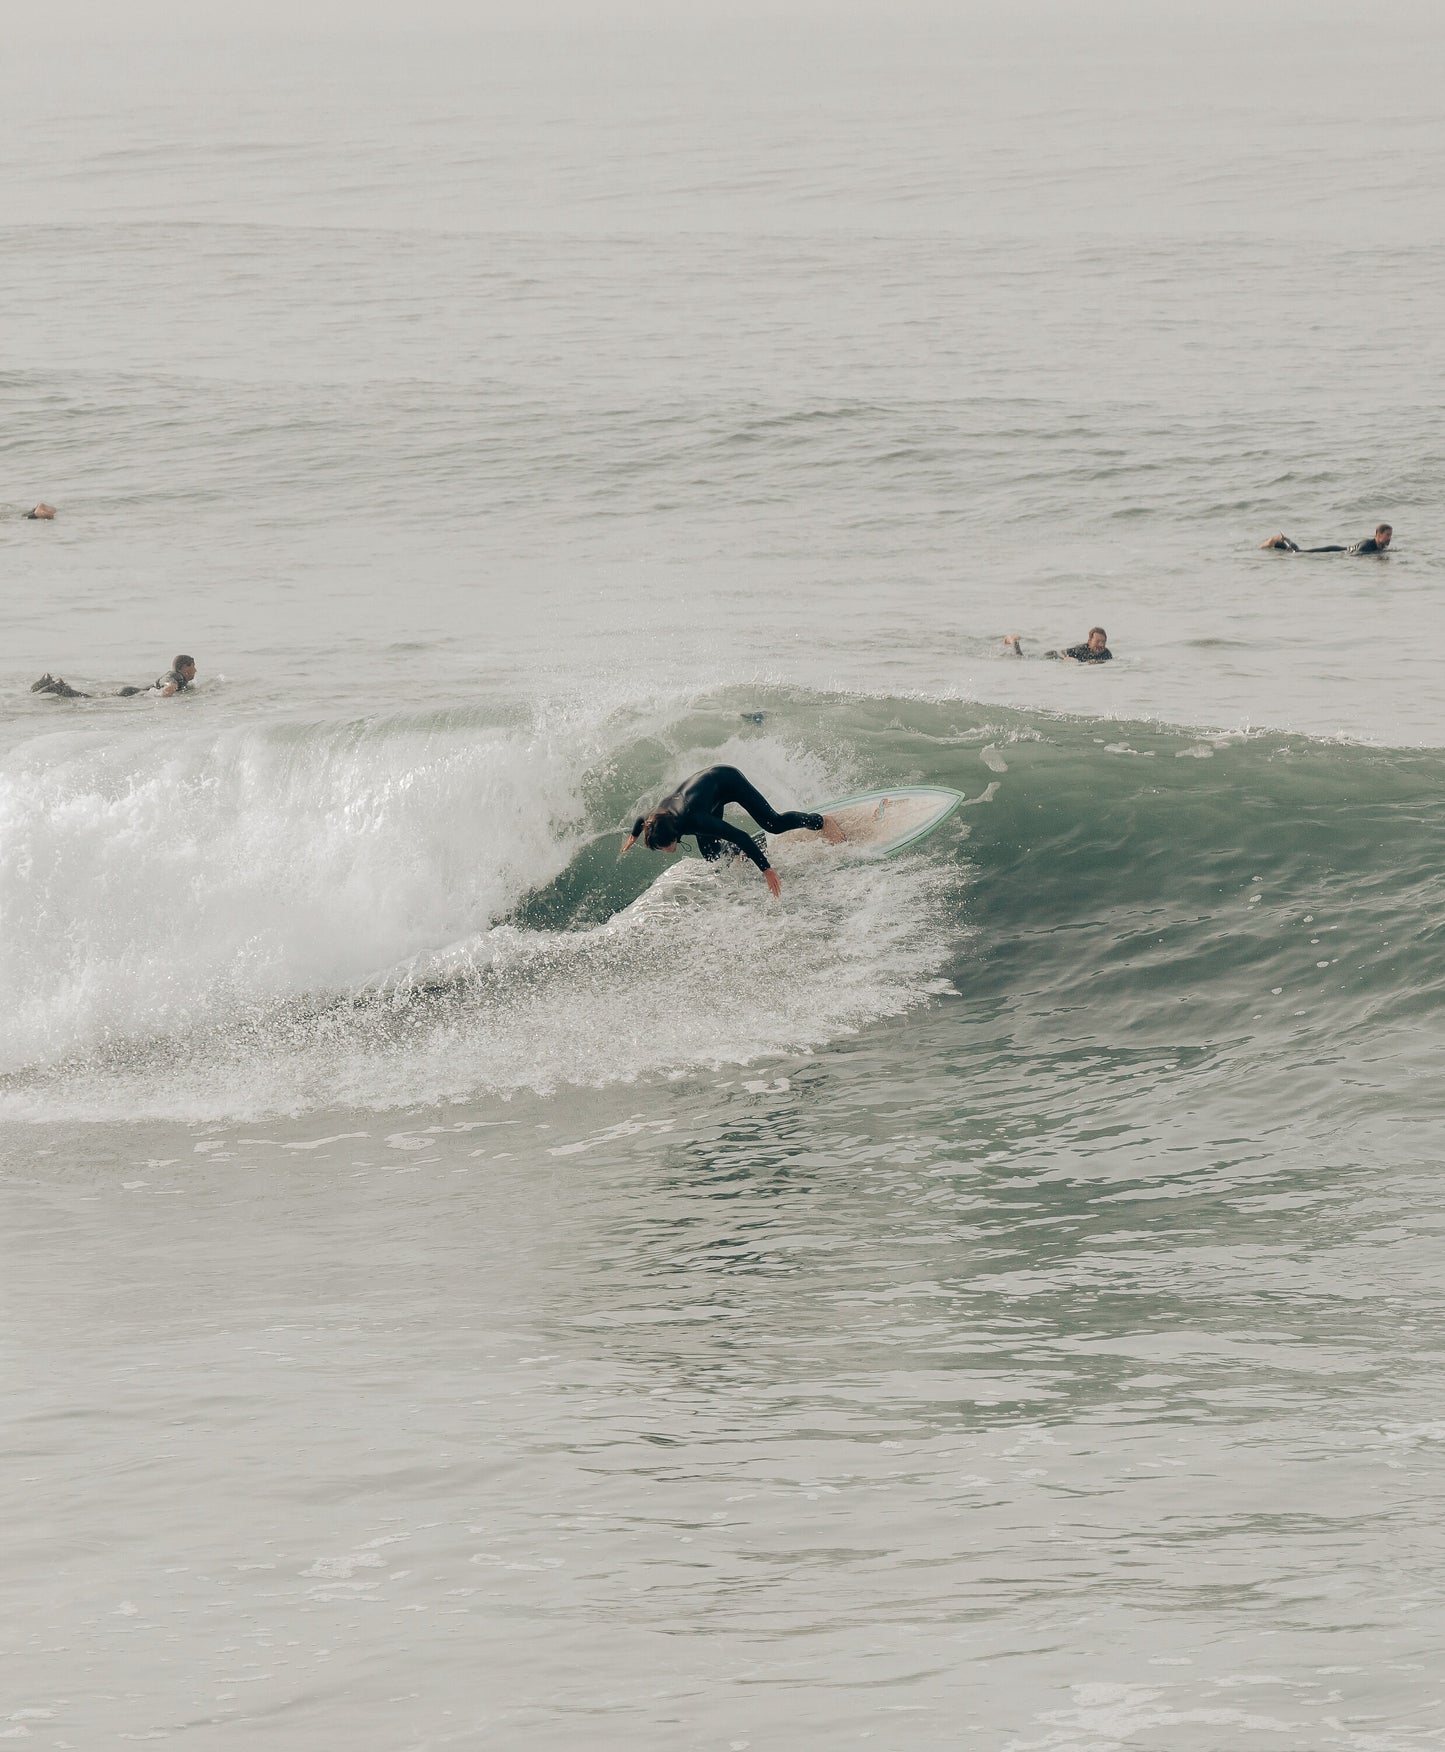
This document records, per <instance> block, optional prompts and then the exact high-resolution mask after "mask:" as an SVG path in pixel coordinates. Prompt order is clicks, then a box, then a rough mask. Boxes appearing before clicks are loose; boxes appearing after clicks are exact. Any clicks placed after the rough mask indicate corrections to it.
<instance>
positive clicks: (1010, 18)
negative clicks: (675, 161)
mask: <svg viewBox="0 0 1445 1752" xmlns="http://www.w3.org/2000/svg"><path fill="white" fill-rule="evenodd" d="M1436 11H1437V6H1436V3H1435V0H1375V3H1374V4H1365V3H1364V0H244V3H238V0H49V3H48V4H47V5H46V6H45V8H44V9H43V11H42V10H39V9H37V8H36V7H35V6H34V5H33V3H32V0H0V27H3V38H4V39H5V40H8V41H10V42H12V43H15V44H17V45H20V44H25V43H34V42H36V41H37V40H46V41H49V42H52V43H55V42H59V43H60V44H62V45H63V43H64V40H65V39H66V37H67V36H69V35H71V34H72V33H75V32H85V33H86V34H87V35H90V34H101V35H105V36H116V35H131V34H145V35H151V34H154V33H156V32H175V33H177V34H180V35H185V36H194V35H222V34H232V33H237V32H247V31H254V30H264V31H268V32H272V31H280V32H286V33H293V32H296V33H303V34H313V33H320V34H326V33H332V32H355V31H358V30H365V31H374V30H383V31H387V32H396V33H399V34H409V33H415V32H420V31H427V30H437V29H445V30H466V31H471V30H477V29H486V28H489V27H503V28H509V27H511V28H515V27H517V26H527V25H537V26H561V27H564V28H575V27H578V26H594V27H595V26H603V27H605V26H609V25H610V26H619V25H620V26H638V25H641V26H659V25H686V26H693V27H696V26H703V27H710V26H729V25H732V24H735V23H738V22H740V21H750V20H768V21H772V22H778V21H784V22H786V21H794V22H796V23H797V24H798V25H799V26H800V27H801V28H805V29H806V28H823V29H827V28H830V27H836V26H837V25H838V24H839V23H872V24H875V25H878V26H880V27H882V28H884V29H894V28H896V29H904V28H906V26H907V23H908V22H909V21H911V20H920V19H928V20H931V21H934V22H935V23H938V22H944V21H947V22H949V23H950V24H952V25H954V26H956V27H957V28H959V29H967V30H977V31H981V32H983V33H985V34H987V35H994V34H1000V35H1004V36H1007V37H1018V36H1021V35H1025V34H1027V33H1028V32H1031V31H1035V30H1038V29H1040V28H1043V29H1044V30H1046V31H1048V32H1050V33H1052V32H1057V31H1063V32H1065V33H1066V34H1068V35H1070V36H1077V37H1079V38H1081V39H1086V38H1087V37H1088V36H1089V35H1090V33H1091V32H1092V31H1094V30H1096V29H1098V28H1099V27H1101V26H1103V27H1106V28H1108V29H1110V30H1118V29H1120V28H1123V29H1126V30H1127V29H1134V30H1137V31H1139V32H1141V33H1143V34H1147V35H1155V34H1158V33H1160V32H1168V31H1170V30H1171V29H1175V28H1177V29H1179V30H1181V31H1182V32H1184V33H1185V34H1192V33H1193V32H1194V31H1197V30H1198V29H1200V27H1203V28H1204V29H1205V30H1206V31H1209V30H1216V31H1217V30H1220V29H1224V30H1233V29H1239V30H1240V31H1242V32H1243V33H1245V34H1246V35H1247V36H1256V35H1259V34H1261V33H1263V34H1265V35H1270V34H1274V33H1275V32H1278V31H1285V32H1289V31H1292V30H1295V29H1298V30H1301V31H1304V32H1306V33H1308V34H1310V35H1319V34H1326V33H1339V34H1341V35H1343V36H1345V37H1348V36H1350V35H1352V34H1356V33H1358V34H1359V36H1360V38H1361V41H1362V42H1363V41H1365V40H1369V41H1370V42H1371V43H1373V44H1374V45H1376V46H1378V45H1379V44H1380V43H1381V42H1382V40H1384V41H1388V40H1389V38H1390V37H1391V35H1392V34H1393V33H1397V32H1398V33H1400V35H1401V37H1402V39H1406V40H1408V39H1409V38H1411V37H1413V36H1414V35H1415V34H1416V32H1417V31H1418V29H1419V27H1420V26H1421V25H1422V24H1424V23H1426V22H1427V21H1428V20H1429V19H1430V18H1431V17H1432V15H1433V14H1435V12H1436ZM1405 46H1406V45H1405V41H1402V43H1401V48H1402V50H1403V49H1404V48H1405ZM1288 72H1289V69H1288V67H1287V66H1283V67H1282V68H1281V74H1282V76H1283V77H1286V78H1287V77H1288Z"/></svg>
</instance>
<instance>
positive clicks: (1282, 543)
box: [1259, 523, 1395, 554]
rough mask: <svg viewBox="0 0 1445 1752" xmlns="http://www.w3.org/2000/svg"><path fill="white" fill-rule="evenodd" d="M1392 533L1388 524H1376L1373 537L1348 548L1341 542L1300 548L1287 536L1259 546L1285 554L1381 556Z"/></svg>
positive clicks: (1356, 542)
mask: <svg viewBox="0 0 1445 1752" xmlns="http://www.w3.org/2000/svg"><path fill="white" fill-rule="evenodd" d="M1394 533H1395V532H1394V530H1393V529H1391V528H1390V526H1389V524H1388V523H1377V524H1376V525H1375V533H1374V534H1373V535H1367V536H1366V537H1365V539H1364V540H1363V541H1352V542H1351V543H1350V545H1349V546H1348V547H1346V546H1345V545H1344V544H1343V542H1331V543H1330V545H1329V546H1328V547H1313V548H1302V547H1301V546H1300V544H1299V543H1298V542H1297V541H1291V540H1290V538H1289V537H1288V536H1287V535H1272V536H1271V537H1270V538H1269V540H1268V541H1262V542H1261V543H1260V544H1259V545H1260V547H1262V548H1279V549H1280V550H1281V551H1282V552H1284V553H1287V554H1382V553H1384V551H1385V549H1386V548H1387V547H1389V545H1390V538H1391V537H1392V536H1393V535H1394Z"/></svg>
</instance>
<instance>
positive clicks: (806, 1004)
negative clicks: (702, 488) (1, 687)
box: [0, 690, 1445, 1121]
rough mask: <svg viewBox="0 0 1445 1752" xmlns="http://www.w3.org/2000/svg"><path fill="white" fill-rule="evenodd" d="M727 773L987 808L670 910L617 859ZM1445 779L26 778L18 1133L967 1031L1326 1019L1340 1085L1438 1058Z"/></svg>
mask: <svg viewBox="0 0 1445 1752" xmlns="http://www.w3.org/2000/svg"><path fill="white" fill-rule="evenodd" d="M743 710H756V711H760V712H761V713H762V722H761V723H753V722H751V721H748V722H745V721H744V720H743V717H742V715H741V714H742V712H743ZM713 761H728V762H731V763H733V764H736V765H739V766H742V767H743V768H744V769H745V770H746V771H747V772H748V773H749V776H750V777H752V778H753V779H754V780H755V781H756V782H757V783H758V785H759V786H760V788H761V789H762V790H763V791H764V792H765V793H766V794H767V795H768V796H769V797H770V798H771V799H772V800H773V801H774V802H775V803H776V804H778V805H779V806H780V807H810V806H815V805H817V804H819V803H822V802H826V801H827V800H828V799H829V798H830V797H832V796H838V795H841V794H845V793H847V792H848V791H850V790H856V789H858V788H860V787H863V786H871V785H876V784H888V783H893V784H903V783H930V784H945V785H950V786H953V787H955V788H957V789H959V790H961V791H962V792H964V794H965V795H966V796H967V797H968V798H969V799H970V802H969V804H968V806H967V807H966V808H965V809H963V810H962V811H961V812H960V814H959V815H958V816H957V817H956V818H955V820H954V822H953V823H951V824H950V825H949V826H948V827H947V828H945V829H944V830H943V831H942V832H940V833H939V834H937V835H936V836H934V838H932V839H931V840H929V841H928V842H927V843H925V844H924V845H922V846H921V847H919V848H917V849H916V850H914V851H912V852H910V853H908V854H906V855H904V856H902V857H899V858H897V859H894V860H889V861H886V862H876V861H866V860H863V859H861V858H857V857H853V856H849V855H847V854H846V853H845V854H844V855H842V856H839V857H831V856H829V857H815V858H807V857H804V858H801V859H798V860H796V861H795V862H794V863H792V864H789V863H787V862H785V861H784V862H782V869H783V875H784V880H785V891H784V900H783V902H782V904H777V903H774V902H772V901H771V900H770V899H769V897H768V896H767V894H766V891H765V889H764V888H763V885H762V883H761V882H760V880H759V879H758V876H757V873H756V871H755V870H753V869H752V868H751V866H742V865H729V866H724V867H721V868H716V869H714V868H708V867H704V866H702V865H701V864H694V865H693V866H692V869H691V873H689V872H688V871H687V870H683V871H681V872H677V873H675V874H674V875H672V876H670V877H669V878H668V880H667V881H666V882H664V883H661V884H659V885H658V886H656V887H653V886H652V884H653V883H654V881H655V879H656V878H657V877H658V876H659V875H660V874H661V872H662V871H663V870H664V869H665V868H672V869H673V870H674V871H675V872H676V871H677V867H676V866H675V865H672V863H671V861H670V860H663V859H661V858H658V857H657V856H655V855H652V854H647V853H645V852H642V851H634V852H633V853H631V854H630V855H629V856H628V857H627V858H626V859H624V860H622V861H621V862H619V861H618V858H617V850H618V847H619V845H620V843H621V837H622V830H623V829H624V827H625V825H626V824H627V823H628V822H629V821H630V820H631V818H632V816H633V815H634V814H635V813H636V812H637V811H638V810H639V809H640V808H642V807H644V806H645V805H646V804H647V803H648V802H649V801H651V800H653V799H655V798H656V797H657V796H658V795H660V794H661V793H662V792H663V791H665V790H666V789H669V788H670V787H671V786H672V785H673V784H674V783H676V782H677V780H679V779H680V778H683V777H685V776H686V775H687V774H688V773H689V772H691V771H694V770H696V769H697V768H699V767H701V766H704V765H706V764H709V763H711V762H713ZM1442 767H1445V760H1442V757H1441V756H1439V755H1438V754H1435V753H1432V752H1430V751H1423V752H1422V751H1396V750H1368V749H1361V748H1358V747H1346V746H1341V745H1337V744H1325V743H1315V742H1310V741H1308V740H1307V739H1305V738H1302V737H1294V736H1286V735H1281V734H1279V733H1272V734H1270V735H1268V736H1264V737H1245V736H1239V735H1220V736H1216V737H1201V736H1199V735H1198V734H1197V733H1195V732H1192V731H1191V732H1181V731H1177V730H1172V729H1170V728H1168V727H1164V726H1158V725H1137V724H1135V725H1100V724H1098V723H1095V722H1089V721H1078V720H1065V719H1059V718H1052V717H1048V716H1045V715H1042V714H1028V713H1018V712H1014V713H1009V712H1000V711H997V710H995V709H992V708H985V707H980V706H976V705H969V704H967V703H947V704H940V703H937V702H928V701H919V700H903V699H877V698H869V699H860V698H857V697H846V696H845V697H820V696H817V695H798V694H796V693H788V694H784V693H773V694H768V693H766V692H763V693H759V692H758V691H757V690H753V691H752V692H750V693H748V694H747V695H742V694H732V693H728V694H724V695H716V696H713V697H711V698H709V699H705V700H702V701H694V702H688V703H680V704H676V705H674V706H666V707H658V706H649V707H648V708H647V709H645V710H644V709H642V708H640V707H639V708H629V709H622V710H610V711H605V712H604V711H601V710H599V711H597V712H595V713H592V714H590V715H589V714H588V713H586V712H570V711H566V710H562V709H558V708H555V707H550V708H546V709H541V708H539V709H538V710H537V711H536V712H535V713H533V714H532V715H530V716H527V717H520V716H517V715H515V714H514V715H512V716H511V717H508V716H507V715H506V714H501V715H500V717H498V716H497V715H495V714H494V715H493V717H492V718H490V719H489V718H488V717H487V715H486V714H485V713H483V712H481V711H478V712H475V713H468V712H459V711H453V712H446V713H413V714H392V715H388V716H377V717H374V718H366V719H359V720H352V721H348V722H326V723H304V722H294V723H278V724H273V725H268V726H263V727H257V726H247V727H237V728H233V729H230V730H222V731H215V730H202V731H200V732H198V733H193V734H192V735H191V736H190V738H189V739H187V740H180V739H178V738H177V737H176V735H175V734H174V732H173V731H172V730H171V729H169V727H167V726H161V727H143V728H140V729H136V730H133V731H127V732H126V733H125V734H123V735H116V734H114V733H112V732H110V731H108V730H103V729H92V728H89V727H83V728H80V729H76V730H74V731H70V732H66V733H64V734H61V735H48V736H45V737H40V738H35V739H32V740H31V741H29V742H27V743H24V744H22V745H20V746H19V747H18V748H17V749H16V750H14V751H13V752H12V753H11V754H10V755H8V756H6V757H5V760H4V764H3V767H0V916H3V920H4V932H3V938H0V977H3V979H4V981H5V990H6V992H7V1003H6V1006H5V1010H4V1016H3V1022H0V1117H8V1118H11V1119H46V1120H56V1119H114V1118H130V1117H141V1116H146V1117H165V1118H176V1119H185V1120H195V1121H202V1120H204V1121H213V1120H218V1119H222V1118H236V1117H248V1118H249V1117H257V1116H261V1115H264V1114H269V1113H285V1114H297V1113H303V1112H308V1111H314V1110H318V1109H328V1108H341V1107H347V1108H362V1109H388V1108H397V1107H407V1106H414V1105H423V1104H437V1103H445V1102H461V1101H467V1100H472V1099H476V1098H479V1097H482V1096H489V1095H493V1096H507V1095H510V1094H513V1093H516V1092H521V1091H535V1092H541V1093H546V1092H549V1091H552V1090H556V1089H558V1088H561V1087H564V1086H582V1087H599V1086H603V1085H606V1084H609V1083H618V1082H629V1081H638V1080H644V1079H648V1078H658V1077H673V1076H679V1075H687V1074H692V1073H702V1072H706V1071H709V1070H715V1069H718V1068H721V1067H725V1066H735V1065H742V1064H746V1063H750V1062H752V1061H755V1060H758V1059H764V1058H769V1057H775V1056H785V1055H789V1054H797V1053H807V1052H814V1051H817V1050H819V1049H822V1048H824V1047H826V1046H827V1045H828V1044H829V1043H830V1042H832V1041H836V1040H838V1039H840V1038H842V1037H844V1036H847V1035H850V1034H855V1033H857V1032H859V1031H861V1030H864V1029H866V1028H868V1027H870V1026H872V1025H874V1024H877V1023H879V1022H880V1021H882V1020H883V1019H885V1018H889V1017H903V1016H905V1015H906V1014H907V1013H909V1012H911V1011H918V1010H919V1009H920V1007H923V1008H924V1009H927V1008H928V1007H930V1006H933V1005H936V1004H938V1003H940V1002H950V1003H957V1002H958V1000H959V999H960V998H961V999H962V1001H963V1003H964V1004H965V1005H970V1004H972V1005H975V1006H978V1005H983V1006H990V1007H991V1008H992V1009H993V1010H994V1011H1001V1012H1002V1013H1003V1014H1004V1015H1005V1017H1006V1018H1007V1019H1008V1020H1009V1021H1010V1025H1011V1026H1013V1027H1014V1028H1015V1029H1016V1031H1017V1032H1018V1033H1019V1035H1020V1036H1021V1037H1023V1036H1026V1035H1028V1034H1030V1033H1031V1032H1032V1033H1033V1034H1034V1035H1037V1036H1039V1037H1043V1036H1046V1035H1047V1034H1048V1032H1049V1031H1050V1030H1051V1029H1053V1030H1059V1029H1062V1030H1063V1031H1064V1032H1065V1033H1067V1034H1069V1037H1070V1038H1075V1039H1084V1038H1086V1037H1087V1038H1107V1039H1119V1038H1124V1039H1132V1040H1142V1039H1146V1038H1150V1039H1152V1038H1155V1037H1158V1038H1161V1039H1165V1038H1167V1039H1169V1040H1171V1041H1176V1042H1177V1041H1178V1040H1179V1039H1180V1038H1181V1037H1189V1038H1197V1039H1198V1040H1199V1041H1200V1042H1201V1043H1208V1042H1209V1041H1213V1040H1218V1039H1221V1038H1224V1037H1230V1038H1235V1037H1238V1036H1239V1035H1240V1034H1241V1033H1244V1034H1248V1033H1249V1032H1250V1031H1251V1030H1254V1031H1256V1032H1259V1033H1264V1032H1267V1031H1268V1030H1270V1029H1286V1030H1287V1029H1295V1030H1297V1029H1298V1028H1299V1027H1301V1026H1308V1027H1310V1028H1314V1029H1318V1030H1319V1031H1320V1034H1321V1042H1320V1051H1321V1052H1323V1053H1326V1054H1328V1053H1345V1052H1348V1051H1350V1050H1354V1049H1355V1048H1357V1047H1358V1046H1359V1043H1360V1042H1361V1040H1362V1039H1365V1038H1367V1037H1370V1038H1380V1039H1383V1038H1384V1037H1385V1035H1386V1034H1388V1035H1389V1037H1390V1039H1391V1040H1392V1042H1393V1043H1394V1050H1405V1051H1411V1050H1415V1049H1416V1048H1418V1049H1419V1050H1421V1051H1422V1052H1423V1051H1424V1048H1425V1044H1426V1039H1427V1036H1428V1037H1431V1038H1433V1034H1432V1032H1431V1023H1430V1018H1431V1017H1432V1015H1433V1014H1434V1013H1436V1012H1435V1011H1434V1008H1433V1007H1434V1006H1436V1005H1438V1002H1439V999H1440V997H1441V995H1442V993H1445V945H1442V940H1441V933H1440V930H1439V927H1438V925H1437V924H1436V923H1435V921H1436V920H1438V918H1439V916H1440V908H1439V901H1440V898H1441V894H1440V881H1441V878H1440V876H1439V870H1440V867H1441V853H1442V851H1445V820H1442V810H1441V806H1440V804H1439V803H1438V802H1437V801H1436V799H1437V798H1438V797H1439V796H1440V795H1441V784H1440V780H1441V779H1442V777H1445V771H1442ZM1406 970H1407V971H1406ZM1302 994H1303V998H1302ZM1297 1000H1301V1001H1302V1002H1303V1005H1304V1007H1303V1008H1302V1007H1301V1001H1297ZM1286 1011H1288V1012H1289V1014H1288V1015H1286ZM1301 1015H1303V1016H1305V1017H1306V1018H1307V1020H1306V1021H1305V1022H1304V1023H1301V1022H1300V1021H1299V1020H1298V1018H1299V1016H1301ZM1061 1018H1062V1019H1063V1020H1061ZM904 1025H905V1026H906V1025H907V1024H904Z"/></svg>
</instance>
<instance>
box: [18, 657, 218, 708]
mask: <svg viewBox="0 0 1445 1752" xmlns="http://www.w3.org/2000/svg"><path fill="white" fill-rule="evenodd" d="M195 679H196V660H195V658H194V657H188V656H187V655H186V654H185V652H182V653H181V654H180V656H179V657H177V658H176V659H175V660H174V662H172V664H171V666H170V668H169V669H168V670H167V671H166V673H165V674H164V675H163V676H162V677H161V678H160V680H159V681H157V682H155V683H154V684H153V685H152V686H151V687H119V688H117V689H116V693H117V694H119V696H120V697H121V698H122V699H129V698H130V697H132V696H133V695H135V694H143V693H157V694H159V695H160V696H161V698H162V699H163V700H165V699H169V698H170V697H171V695H172V694H178V693H184V692H185V691H186V689H187V688H188V687H189V686H190V685H191V683H192V682H193V681H194V680H195ZM30 691H31V693H47V694H55V695H57V696H58V697H59V698H60V699H63V700H89V699H93V698H94V697H95V696H94V695H93V694H88V693H82V692H81V691H80V689H79V688H76V687H72V686H71V685H70V683H69V682H68V681H65V680H62V678H61V677H60V676H58V675H51V674H50V673H49V671H47V672H46V673H45V674H44V675H42V676H41V678H40V680H39V681H33V682H31V684H30Z"/></svg>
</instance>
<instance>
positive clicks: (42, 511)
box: [25, 499, 55, 523]
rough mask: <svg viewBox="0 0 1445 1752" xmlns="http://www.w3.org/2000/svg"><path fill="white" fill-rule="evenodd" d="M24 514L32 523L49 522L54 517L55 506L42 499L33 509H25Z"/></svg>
mask: <svg viewBox="0 0 1445 1752" xmlns="http://www.w3.org/2000/svg"><path fill="white" fill-rule="evenodd" d="M25 515H26V517H28V518H29V519H30V521H31V522H32V523H50V522H52V521H53V520H54V517H55V507H54V506H53V505H47V504H46V503H45V501H44V500H43V499H42V500H41V502H40V503H39V504H38V505H37V506H36V507H35V509H34V510H33V511H27V512H26V513H25Z"/></svg>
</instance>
